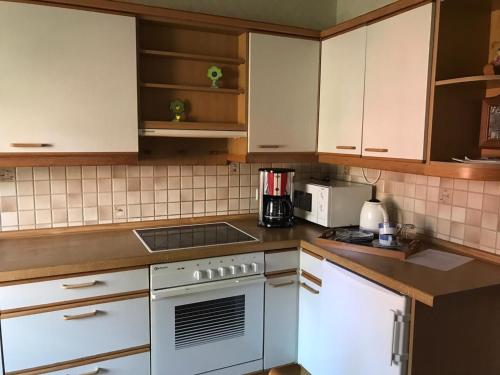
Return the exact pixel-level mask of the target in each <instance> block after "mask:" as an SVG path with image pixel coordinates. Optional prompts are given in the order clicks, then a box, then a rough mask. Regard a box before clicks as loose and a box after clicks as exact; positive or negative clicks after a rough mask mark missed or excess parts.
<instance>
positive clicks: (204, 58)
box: [141, 49, 245, 65]
mask: <svg viewBox="0 0 500 375" xmlns="http://www.w3.org/2000/svg"><path fill="white" fill-rule="evenodd" d="M141 53H142V54H144V55H150V56H161V57H170V58H174V59H182V60H193V61H207V62H213V63H221V64H234V65H241V64H244V63H245V60H244V59H239V58H231V57H222V56H209V55H198V54H194V53H182V52H171V51H161V50H152V49H142V50H141Z"/></svg>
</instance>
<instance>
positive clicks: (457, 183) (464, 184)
mask: <svg viewBox="0 0 500 375" xmlns="http://www.w3.org/2000/svg"><path fill="white" fill-rule="evenodd" d="M453 189H455V190H468V189H469V181H468V180H453Z"/></svg>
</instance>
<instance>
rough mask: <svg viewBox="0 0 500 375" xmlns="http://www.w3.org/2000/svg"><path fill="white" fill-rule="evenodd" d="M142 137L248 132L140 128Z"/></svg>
mask: <svg viewBox="0 0 500 375" xmlns="http://www.w3.org/2000/svg"><path fill="white" fill-rule="evenodd" d="M139 135H140V136H142V137H169V138H200V139H203V138H218V139H224V138H246V137H247V132H246V131H245V130H244V131H235V130H191V129H139Z"/></svg>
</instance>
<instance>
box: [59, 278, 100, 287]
mask: <svg viewBox="0 0 500 375" xmlns="http://www.w3.org/2000/svg"><path fill="white" fill-rule="evenodd" d="M96 284H97V280H94V281H90V282H88V283H80V284H62V285H61V288H63V289H78V288H87V287H89V286H94V285H96Z"/></svg>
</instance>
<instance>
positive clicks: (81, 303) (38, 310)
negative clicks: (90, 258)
mask: <svg viewBox="0 0 500 375" xmlns="http://www.w3.org/2000/svg"><path fill="white" fill-rule="evenodd" d="M143 297H148V298H149V290H138V291H134V292H127V293H119V294H112V295H108V296H100V297H92V298H84V299H81V300H73V301H71V302H69V303H68V302H66V303H64V302H63V303H61V302H55V303H51V304H47V305H39V306H30V307H28V308H26V307H22V308H18V309H10V310H4V311H1V312H0V319H10V318H17V317H19V316H26V315H35V314H43V313H46V312H51V311H60V310H66V309H72V308H75V307H85V306H92V305H97V304H101V303H109V302H117V301H125V300H128V299H135V298H143Z"/></svg>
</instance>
